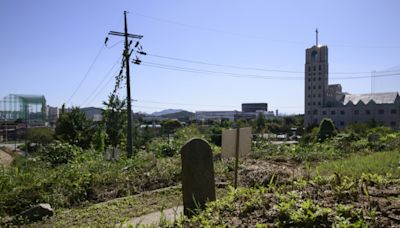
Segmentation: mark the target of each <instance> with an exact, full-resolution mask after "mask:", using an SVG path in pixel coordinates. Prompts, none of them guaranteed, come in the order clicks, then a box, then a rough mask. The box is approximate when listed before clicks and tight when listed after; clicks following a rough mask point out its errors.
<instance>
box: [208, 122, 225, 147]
mask: <svg viewBox="0 0 400 228" xmlns="http://www.w3.org/2000/svg"><path fill="white" fill-rule="evenodd" d="M210 134H211V135H210V139H211V140H210V141H211V142H212V143H214V144H215V145H216V146H221V145H222V128H221V127H219V126H218V125H213V126H212V127H211V129H210Z"/></svg>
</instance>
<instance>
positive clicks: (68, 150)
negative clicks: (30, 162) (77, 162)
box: [37, 142, 82, 166]
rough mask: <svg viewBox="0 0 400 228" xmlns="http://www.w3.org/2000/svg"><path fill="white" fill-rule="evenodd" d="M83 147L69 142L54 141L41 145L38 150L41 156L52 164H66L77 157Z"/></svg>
mask: <svg viewBox="0 0 400 228" xmlns="http://www.w3.org/2000/svg"><path fill="white" fill-rule="evenodd" d="M81 152H82V149H81V148H79V147H77V146H75V145H70V144H68V143H60V142H54V143H51V144H48V145H46V146H43V147H40V148H39V149H38V151H37V154H38V156H39V158H40V159H41V160H42V161H44V162H48V163H50V164H51V165H52V166H57V165H60V164H66V163H68V162H69V161H71V160H72V159H74V158H75V156H77V155H78V154H79V153H81Z"/></svg>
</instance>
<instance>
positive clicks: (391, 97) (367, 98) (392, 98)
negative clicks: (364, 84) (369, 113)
mask: <svg viewBox="0 0 400 228" xmlns="http://www.w3.org/2000/svg"><path fill="white" fill-rule="evenodd" d="M398 96H399V93H398V92H389V93H368V94H345V96H344V100H343V104H344V105H347V104H348V103H350V102H351V103H353V104H354V105H356V104H358V103H359V102H360V101H361V102H362V103H364V104H368V103H369V102H371V101H373V102H375V103H376V104H394V103H395V102H396V99H397V97H398Z"/></svg>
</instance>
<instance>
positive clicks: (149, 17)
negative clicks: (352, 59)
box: [132, 12, 400, 49]
mask: <svg viewBox="0 0 400 228" xmlns="http://www.w3.org/2000/svg"><path fill="white" fill-rule="evenodd" d="M132 14H133V15H136V16H140V17H143V18H147V19H150V20H153V21H158V22H162V23H168V24H173V25H178V26H181V27H186V28H190V29H196V30H203V31H209V32H214V33H222V34H227V35H230V36H234V37H247V38H250V39H261V40H267V41H270V42H274V43H288V44H293V45H309V44H310V43H309V42H299V41H292V40H282V39H271V38H267V37H264V36H256V35H249V34H243V33H238V32H232V31H226V30H220V29H214V28H209V27H204V26H196V25H190V24H186V23H181V22H177V21H173V20H168V19H163V18H159V17H153V16H148V15H144V14H141V13H137V12H134V13H132ZM330 46H332V47H344V48H364V49H393V48H396V49H398V48H400V46H369V45H350V44H333V45H330Z"/></svg>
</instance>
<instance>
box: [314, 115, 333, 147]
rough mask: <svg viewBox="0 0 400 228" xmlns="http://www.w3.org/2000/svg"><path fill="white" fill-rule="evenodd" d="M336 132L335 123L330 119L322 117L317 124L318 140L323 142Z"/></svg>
mask: <svg viewBox="0 0 400 228" xmlns="http://www.w3.org/2000/svg"><path fill="white" fill-rule="evenodd" d="M336 134H337V132H336V128H335V125H334V124H333V122H332V120H331V119H328V118H324V119H322V121H321V123H320V125H319V132H318V140H319V141H321V142H323V141H325V140H326V139H329V138H331V137H333V136H335V135H336Z"/></svg>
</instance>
